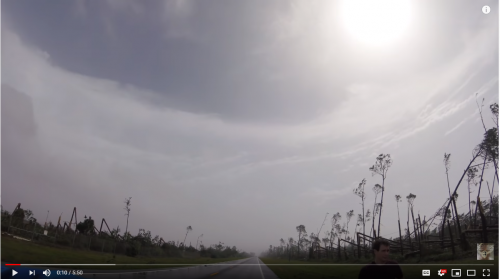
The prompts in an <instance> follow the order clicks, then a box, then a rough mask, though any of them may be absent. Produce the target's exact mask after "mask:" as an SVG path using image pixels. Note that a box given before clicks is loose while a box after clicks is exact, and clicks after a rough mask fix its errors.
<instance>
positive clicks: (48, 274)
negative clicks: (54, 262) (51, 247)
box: [42, 269, 50, 277]
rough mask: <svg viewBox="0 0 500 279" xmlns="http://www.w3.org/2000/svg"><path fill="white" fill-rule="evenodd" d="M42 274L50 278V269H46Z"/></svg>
mask: <svg viewBox="0 0 500 279" xmlns="http://www.w3.org/2000/svg"><path fill="white" fill-rule="evenodd" d="M42 273H43V275H45V276H47V277H49V276H50V269H46V270H44V271H43V272H42Z"/></svg>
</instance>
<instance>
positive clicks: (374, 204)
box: [370, 184, 383, 237]
mask: <svg viewBox="0 0 500 279" xmlns="http://www.w3.org/2000/svg"><path fill="white" fill-rule="evenodd" d="M382 189H383V188H382V186H380V185H379V184H375V186H373V188H372V190H373V192H374V193H375V202H374V203H373V218H372V231H370V235H371V233H372V232H373V235H374V237H377V232H376V231H375V217H376V216H375V215H376V211H375V208H376V206H377V196H378V194H380V192H382ZM378 235H380V234H378Z"/></svg>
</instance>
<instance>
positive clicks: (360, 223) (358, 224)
mask: <svg viewBox="0 0 500 279" xmlns="http://www.w3.org/2000/svg"><path fill="white" fill-rule="evenodd" d="M362 224H363V215H362V214H358V220H357V221H356V229H355V230H354V236H353V237H354V238H356V233H357V232H358V227H361V225H362Z"/></svg>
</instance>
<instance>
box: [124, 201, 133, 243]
mask: <svg viewBox="0 0 500 279" xmlns="http://www.w3.org/2000/svg"><path fill="white" fill-rule="evenodd" d="M131 199H132V197H130V198H128V199H125V208H124V209H125V210H126V211H127V213H125V215H127V226H126V227H125V236H127V238H128V234H127V231H128V217H130V205H131V204H132V203H131V202H130V200H131Z"/></svg>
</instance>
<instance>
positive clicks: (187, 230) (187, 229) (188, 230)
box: [182, 226, 193, 249]
mask: <svg viewBox="0 0 500 279" xmlns="http://www.w3.org/2000/svg"><path fill="white" fill-rule="evenodd" d="M192 230H193V228H191V226H188V227H187V228H186V236H185V237H184V241H183V242H182V246H184V249H186V238H187V236H188V233H189V232H190V231H192Z"/></svg>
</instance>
